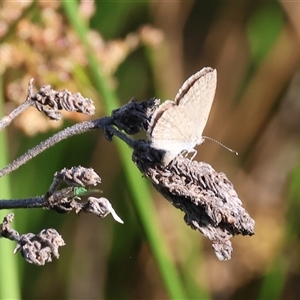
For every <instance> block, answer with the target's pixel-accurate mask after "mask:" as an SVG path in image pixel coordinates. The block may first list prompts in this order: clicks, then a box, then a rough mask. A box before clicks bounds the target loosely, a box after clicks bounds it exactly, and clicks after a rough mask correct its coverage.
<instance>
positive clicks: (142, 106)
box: [111, 98, 159, 135]
mask: <svg viewBox="0 0 300 300" xmlns="http://www.w3.org/2000/svg"><path fill="white" fill-rule="evenodd" d="M158 104H159V100H158V99H155V98H152V99H150V100H147V101H142V102H137V101H136V100H135V99H131V100H130V101H129V102H128V103H127V104H126V105H124V106H122V107H121V108H118V109H116V110H114V111H113V112H112V115H111V117H112V123H113V124H114V125H115V126H117V127H118V129H119V130H124V131H125V132H126V133H127V134H130V135H132V134H136V133H138V132H140V131H141V130H145V131H147V128H148V123H149V120H150V116H151V115H152V114H153V112H154V111H155V109H156V108H157V106H158Z"/></svg>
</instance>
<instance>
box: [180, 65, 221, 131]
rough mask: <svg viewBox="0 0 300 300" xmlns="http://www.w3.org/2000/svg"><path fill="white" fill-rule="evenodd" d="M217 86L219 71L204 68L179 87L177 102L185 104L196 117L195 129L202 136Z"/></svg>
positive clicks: (192, 115) (191, 114) (193, 116)
mask: <svg viewBox="0 0 300 300" xmlns="http://www.w3.org/2000/svg"><path fill="white" fill-rule="evenodd" d="M216 86H217V71H216V70H214V69H212V68H203V69H202V70H200V71H199V72H197V73H196V74H194V75H192V76H191V77H190V78H188V79H187V80H186V81H185V82H184V83H183V85H182V87H181V88H180V89H179V91H178V93H177V95H176V97H175V103H176V104H177V105H178V106H184V107H186V109H187V110H188V111H189V112H190V117H192V118H194V122H195V125H196V128H195V131H197V134H198V135H199V134H200V135H201V136H202V133H203V130H204V127H205V125H206V123H207V119H208V116H209V113H210V110H211V106H212V103H213V100H214V96H215V91H216Z"/></svg>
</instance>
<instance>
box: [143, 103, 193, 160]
mask: <svg viewBox="0 0 300 300" xmlns="http://www.w3.org/2000/svg"><path fill="white" fill-rule="evenodd" d="M165 103H166V102H165ZM166 106H167V109H165V108H166ZM192 122H193V120H192V119H191V118H190V116H189V113H188V111H187V110H186V108H185V107H183V106H177V105H175V103H174V102H173V101H169V102H167V103H166V104H165V106H164V104H163V105H161V106H160V107H159V111H158V112H157V114H156V115H155V116H153V118H152V121H151V124H150V126H149V129H148V140H150V142H151V146H152V147H154V148H156V149H162V150H165V151H166V153H165V156H164V159H163V164H164V165H167V164H168V163H169V162H170V161H171V160H173V159H174V158H175V156H177V155H178V154H179V153H180V152H181V151H183V150H187V151H191V150H192V149H193V148H194V147H195V145H196V141H195V137H194V130H195V128H194V127H195V125H194V124H192Z"/></svg>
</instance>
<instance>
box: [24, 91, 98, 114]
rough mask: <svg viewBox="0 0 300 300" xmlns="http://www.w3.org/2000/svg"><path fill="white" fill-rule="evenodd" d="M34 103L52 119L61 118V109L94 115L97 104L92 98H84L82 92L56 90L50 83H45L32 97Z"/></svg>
mask: <svg viewBox="0 0 300 300" xmlns="http://www.w3.org/2000/svg"><path fill="white" fill-rule="evenodd" d="M30 99H31V100H32V101H33V105H34V106H35V107H36V108H37V109H38V110H39V111H41V112H43V113H44V114H45V115H46V116H47V117H49V118H50V119H52V120H60V119H61V114H60V113H59V112H58V111H59V110H63V109H64V110H65V111H69V112H71V111H75V112H80V113H83V114H88V115H93V114H94V113H95V106H94V104H93V101H92V99H89V98H84V97H83V96H82V95H81V94H80V93H76V94H72V93H71V92H69V91H68V90H63V91H61V92H56V91H55V90H53V89H52V88H51V86H50V85H44V86H43V87H41V88H40V90H39V91H38V92H37V93H36V94H35V95H33V96H31V97H30Z"/></svg>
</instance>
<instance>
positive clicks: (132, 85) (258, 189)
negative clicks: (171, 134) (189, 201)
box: [0, 0, 300, 299]
mask: <svg viewBox="0 0 300 300" xmlns="http://www.w3.org/2000/svg"><path fill="white" fill-rule="evenodd" d="M299 15H300V3H298V2H286V1H240V2H237V1H174V2H170V1H135V2H133V1H132V2H131V1H115V2H109V1H78V2H76V1H71V2H69V1H64V2H63V3H60V1H9V0H3V1H1V3H0V76H1V77H0V91H1V92H0V95H1V101H0V103H1V106H0V107H1V108H2V114H3V115H6V114H8V113H9V112H11V111H12V110H13V109H14V108H16V107H17V106H18V105H20V104H21V103H22V102H24V101H25V99H26V95H27V84H28V82H29V80H30V78H34V79H35V81H34V85H35V87H36V89H39V88H40V87H41V86H42V85H46V84H50V85H51V86H52V87H53V88H54V89H56V90H63V89H68V90H70V91H71V92H72V93H76V92H80V93H81V94H82V95H83V96H84V97H89V98H92V99H93V101H94V103H95V106H96V115H95V116H94V118H100V117H102V116H104V115H109V114H110V112H111V110H112V109H115V108H117V107H118V106H120V105H122V104H125V103H127V102H128V101H129V100H130V98H132V97H135V98H136V99H138V100H145V99H150V98H151V97H157V98H159V99H161V100H165V99H174V97H175V94H176V92H177V90H178V89H179V87H180V86H181V84H182V83H183V82H184V80H185V79H187V78H188V77H189V76H190V75H192V74H194V73H195V72H196V71H198V70H200V69H202V68H203V67H206V66H211V67H213V68H216V69H217V71H218V85H217V92H216V97H215V100H214V103H213V107H212V111H211V113H210V117H209V121H208V124H207V126H206V128H205V130H204V134H205V135H207V136H209V137H211V138H214V139H216V140H218V141H219V142H221V143H224V144H225V145H227V146H228V147H230V148H232V149H234V150H236V151H238V152H239V156H235V155H234V154H232V153H231V152H229V151H227V150H226V149H224V148H222V147H220V146H219V145H218V144H216V143H213V142H211V141H206V142H205V143H204V145H201V146H198V147H197V150H198V154H197V156H196V158H195V159H196V160H198V161H204V162H207V163H209V164H211V165H212V167H213V168H214V169H215V170H216V171H218V172H224V173H225V174H226V175H227V177H228V178H229V180H230V181H231V182H232V183H233V184H234V187H235V189H236V191H237V193H238V194H239V197H240V199H241V200H242V202H243V205H244V207H245V208H246V210H247V211H248V212H249V213H250V215H251V217H252V218H253V219H255V221H256V227H255V235H254V236H252V237H248V236H246V237H242V236H236V237H234V238H233V239H232V243H233V247H234V252H233V256H232V259H231V260H230V261H225V262H224V261H223V262H222V261H219V260H218V259H217V258H216V256H215V254H214V251H213V249H212V247H211V243H210V241H209V240H207V239H206V238H204V237H203V236H202V235H201V234H200V232H198V231H194V230H192V229H190V228H189V227H187V226H186V225H185V223H184V221H183V213H182V212H181V211H179V210H176V209H175V208H174V207H173V206H172V205H170V203H169V202H168V201H166V199H164V198H163V197H162V196H161V195H160V194H158V193H157V192H156V191H155V190H154V189H153V188H152V187H151V185H150V184H149V182H148V181H147V179H145V178H142V177H141V174H140V173H139V172H138V170H137V169H136V167H135V165H134V164H133V162H132V161H131V151H130V149H129V148H128V147H127V146H126V145H122V144H121V143H120V142H118V141H117V140H116V139H115V138H114V140H113V142H112V143H109V142H108V141H107V140H105V138H104V137H103V133H102V132H101V131H99V132H90V133H86V134H84V135H80V136H76V137H72V138H70V139H69V140H66V141H63V142H61V143H59V144H57V145H56V146H55V147H52V148H51V149H49V150H47V151H45V152H43V153H42V154H40V155H39V156H38V157H36V158H35V159H33V160H32V161H30V162H29V163H27V164H26V165H24V166H22V167H21V168H20V169H18V170H16V171H15V172H13V173H12V174H10V175H9V176H5V177H4V178H1V179H0V190H1V196H0V198H2V199H15V198H26V197H30V196H35V195H42V194H44V193H45V191H47V189H48V187H49V185H50V184H51V181H52V178H53V174H54V173H55V172H56V171H58V170H60V169H62V168H64V167H67V168H69V167H72V166H78V165H83V166H85V167H92V168H94V169H95V171H96V172H97V173H98V174H99V175H100V176H101V178H102V184H101V185H100V186H99V188H100V189H101V190H103V196H104V197H106V198H108V199H109V200H110V202H111V203H112V205H113V207H114V208H115V210H116V212H117V213H118V214H119V215H120V217H121V218H122V219H123V220H124V222H125V224H124V225H121V224H118V223H116V222H115V221H114V220H113V218H112V217H111V216H108V217H106V218H105V219H99V218H97V217H95V216H93V215H79V216H77V215H75V214H69V215H58V214H56V213H54V212H51V211H43V210H16V211H14V213H15V221H14V223H13V224H12V226H13V227H14V228H16V229H17V230H18V231H19V232H20V233H21V234H22V233H26V232H34V233H37V232H39V231H40V230H42V229H43V228H49V227H52V228H55V229H56V230H58V231H59V233H60V234H62V236H63V238H64V240H65V241H66V243H67V245H66V246H64V247H62V248H61V250H60V255H61V256H60V259H59V260H57V259H54V261H53V262H52V263H49V264H47V265H46V266H44V267H37V266H33V265H30V264H27V263H25V262H23V259H22V258H21V256H20V255H19V254H17V255H13V253H12V251H13V248H14V246H15V245H13V243H12V242H10V241H8V240H6V239H1V240H0V297H1V299H18V298H24V299H299V297H300V285H299V280H300V241H299V235H300V224H299V223H300V222H299V218H298V215H299V212H300V187H299V183H300V165H299V149H300V99H299V97H300V18H299ZM88 118H90V117H86V116H83V115H81V114H77V113H64V115H63V121H59V122H57V121H49V120H47V119H46V117H44V116H43V115H42V114H40V113H38V112H37V111H36V110H35V109H33V108H30V109H28V110H27V111H25V112H24V113H23V114H22V115H20V116H19V117H17V118H16V119H15V120H14V122H13V123H12V124H11V126H9V127H8V128H7V129H6V130H4V132H2V133H1V145H0V147H1V150H0V162H1V167H2V166H5V165H6V164H7V163H9V162H11V161H12V160H13V159H15V158H17V157H18V156H19V155H21V154H23V153H24V152H25V151H27V150H28V149H30V148H32V147H33V146H35V145H36V144H37V143H39V142H41V141H43V140H45V139H46V138H47V137H49V136H51V135H53V134H54V133H56V132H58V131H59V130H61V129H63V128H65V127H67V126H71V125H72V124H75V123H78V122H81V121H84V120H87V119H88ZM141 137H144V136H139V138H141ZM9 212H11V211H1V215H0V217H1V220H2V219H3V217H4V215H6V214H7V213H9ZM0 222H2V221H0Z"/></svg>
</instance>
